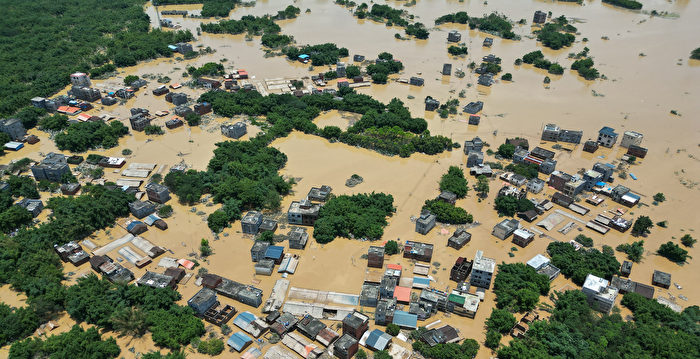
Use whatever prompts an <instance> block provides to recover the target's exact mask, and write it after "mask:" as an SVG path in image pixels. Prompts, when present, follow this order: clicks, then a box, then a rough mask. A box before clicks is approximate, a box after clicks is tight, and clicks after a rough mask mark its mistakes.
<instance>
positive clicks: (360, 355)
mask: <svg viewBox="0 0 700 359" xmlns="http://www.w3.org/2000/svg"><path fill="white" fill-rule="evenodd" d="M355 357H356V358H357V359H367V352H365V351H364V350H362V349H358V350H357V354H355Z"/></svg>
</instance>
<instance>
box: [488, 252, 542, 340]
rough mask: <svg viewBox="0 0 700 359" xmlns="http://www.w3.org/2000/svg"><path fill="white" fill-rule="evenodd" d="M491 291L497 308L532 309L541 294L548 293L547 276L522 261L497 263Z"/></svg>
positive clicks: (518, 310)
mask: <svg viewBox="0 0 700 359" xmlns="http://www.w3.org/2000/svg"><path fill="white" fill-rule="evenodd" d="M493 292H494V293H495V294H496V305H497V306H498V308H507V309H510V310H512V311H515V312H524V311H528V310H532V309H534V308H535V306H536V305H537V302H538V301H539V297H540V296H541V295H547V294H549V278H548V277H547V276H546V275H543V274H538V273H537V272H536V271H535V270H534V269H533V268H532V267H530V266H527V265H525V264H523V263H512V264H506V263H502V264H499V265H498V273H497V274H496V278H495V279H494V283H493ZM511 327H512V326H511ZM509 329H510V328H509Z"/></svg>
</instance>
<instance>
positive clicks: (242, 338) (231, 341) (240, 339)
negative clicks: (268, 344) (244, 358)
mask: <svg viewBox="0 0 700 359" xmlns="http://www.w3.org/2000/svg"><path fill="white" fill-rule="evenodd" d="M252 342H253V339H251V338H250V337H249V336H247V335H245V334H244V333H243V332H238V333H234V334H233V335H231V337H229V338H228V340H227V341H226V344H228V345H229V346H230V347H231V348H233V349H235V350H236V351H237V352H242V351H243V350H244V349H245V348H247V347H248V345H250V343H252Z"/></svg>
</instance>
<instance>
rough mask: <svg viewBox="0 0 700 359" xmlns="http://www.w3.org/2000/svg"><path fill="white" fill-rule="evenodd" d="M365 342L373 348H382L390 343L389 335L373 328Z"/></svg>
mask: <svg viewBox="0 0 700 359" xmlns="http://www.w3.org/2000/svg"><path fill="white" fill-rule="evenodd" d="M365 344H366V346H367V347H368V348H372V349H374V350H384V349H386V348H387V347H388V346H389V344H391V335H389V334H387V333H384V332H383V331H381V330H379V329H375V330H373V331H371V332H370V333H369V336H368V337H367V341H366V342H365Z"/></svg>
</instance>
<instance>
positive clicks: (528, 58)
mask: <svg viewBox="0 0 700 359" xmlns="http://www.w3.org/2000/svg"><path fill="white" fill-rule="evenodd" d="M523 62H524V63H526V64H532V65H533V66H535V67H537V68H538V69H544V70H547V71H548V72H549V73H550V74H554V75H561V74H563V73H564V68H563V67H561V65H559V64H558V63H556V62H551V61H549V60H547V59H545V58H544V54H543V53H542V51H540V50H537V51H532V52H528V53H527V54H525V55H524V56H523Z"/></svg>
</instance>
